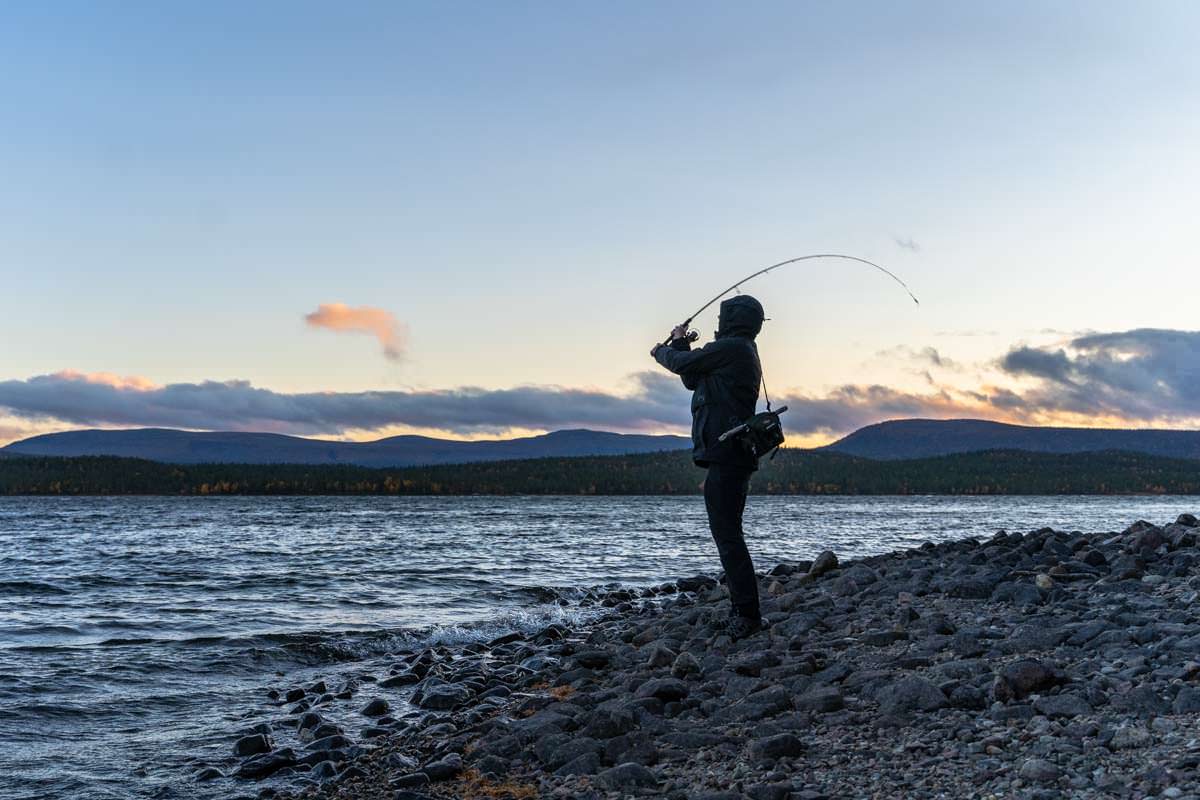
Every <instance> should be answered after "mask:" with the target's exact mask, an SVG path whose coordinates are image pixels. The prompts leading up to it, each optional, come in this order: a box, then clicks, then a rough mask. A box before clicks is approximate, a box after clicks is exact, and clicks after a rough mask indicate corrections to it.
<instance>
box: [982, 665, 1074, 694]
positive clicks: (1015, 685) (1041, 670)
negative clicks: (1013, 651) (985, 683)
mask: <svg viewBox="0 0 1200 800" xmlns="http://www.w3.org/2000/svg"><path fill="white" fill-rule="evenodd" d="M1066 681H1067V678H1066V675H1064V674H1063V672H1062V670H1060V669H1058V668H1057V667H1054V666H1051V665H1049V664H1045V663H1042V662H1041V661H1033V660H1023V661H1014V662H1013V663H1011V664H1008V665H1007V666H1005V667H1003V668H1002V669H1001V670H1000V671H999V673H997V675H996V680H995V682H994V683H993V684H992V696H993V697H994V698H995V699H996V700H998V701H1000V702H1001V703H1008V702H1010V701H1012V700H1024V699H1025V698H1026V697H1028V696H1029V695H1031V694H1034V693H1035V692H1042V691H1045V690H1046V689H1051V688H1053V687H1055V686H1059V685H1061V684H1063V683H1066Z"/></svg>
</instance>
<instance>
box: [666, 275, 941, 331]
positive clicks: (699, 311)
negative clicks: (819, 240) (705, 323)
mask: <svg viewBox="0 0 1200 800" xmlns="http://www.w3.org/2000/svg"><path fill="white" fill-rule="evenodd" d="M813 258H841V259H845V260H847V261H857V262H858V263H860V264H866V265H867V266H868V267H874V268H875V269H877V270H879V271H880V272H882V273H883V274H884V275H887V276H888V277H889V278H891V279H892V280H894V281H895V282H896V283H898V284H900V286H902V287H903V288H904V291H906V292H908V296H909V297H911V298H912V301H913V302H914V303H916V304H917V305H921V301H920V300H918V299H917V296H916V295H915V294H913V293H912V290H911V289H909V288H908V284H907V283H905V282H904V281H902V280H900V278H899V277H897V276H896V273H894V272H892V271H891V270H889V269H887V268H885V267H881V266H879V265H878V264H876V263H875V262H874V261H867V260H866V259H865V258H859V257H858V256H847V255H843V254H841V253H816V254H814V255H810V256H800V257H799V258H789V259H788V260H787V261H780V262H779V263H778V264H772V265H771V266H769V267H764V268H763V269H760V270H759V271H758V272H754V273H751V274H750V275H747V276H746V277H744V278H742V279H741V280H740V281H738V282H737V283H735V284H734V285H733V286H730V287H729V288H728V289H726V290H725V291H723V292H721V293H720V294H718V295H717V296H716V297H714V298H713V299H712V300H709V301H708V302H707V303H705V304H704V305H702V306H700V308H698V309H696V313H695V314H692V315H691V316H690V317H688V318H687V319H685V320H684V321H683V323H682V324H681V325H680V327H681V328H687V326H688V325H691V324H692V320H694V319H695V318H696V317H698V316H700V315H701V314H703V313H704V310H705V309H706V308H708V307H709V306H711V305H712V304H713V303H715V302H717V301H718V300H720V299H721V298H722V297H724V296H725V295H727V294H729V293H730V292H732V291H733V290H734V289H736V288H738V287H739V286H741V285H742V284H743V283H746V282H748V281H751V280H753V279H755V278H757V277H758V276H759V275H766V274H767V273H768V272H770V271H771V270H773V269H779V268H780V267H786V266H787V265H788V264H795V263H796V262H798V261H808V260H810V259H813ZM686 338H687V340H688V341H689V342H694V341H696V340H697V339H699V338H700V334H698V333H697V332H696V331H688V332H687V335H686ZM671 340H672V337H671V336H668V337H667V338H666V341H664V342H663V344H670V343H671Z"/></svg>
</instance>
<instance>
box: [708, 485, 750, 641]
mask: <svg viewBox="0 0 1200 800" xmlns="http://www.w3.org/2000/svg"><path fill="white" fill-rule="evenodd" d="M749 492H750V470H749V469H746V468H745V467H738V466H733V465H730V464H710V465H709V467H708V476H707V477H705V479H704V507H705V508H706V509H708V527H709V529H711V530H712V537H713V541H714V542H716V543H717V552H718V553H719V554H720V555H721V566H723V567H724V568H725V582H726V584H728V586H729V600H730V602H731V603H732V604H733V612H734V613H735V614H737V615H739V616H743V617H749V618H750V619H758V618H759V615H760V612H759V608H758V579H757V578H756V577H755V576H754V562H752V561H751V560H750V551H749V550H747V549H746V535H745V533H744V532H743V531H742V512H744V511H745V510H746V495H747V494H748V493H749Z"/></svg>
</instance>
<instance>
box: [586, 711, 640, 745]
mask: <svg viewBox="0 0 1200 800" xmlns="http://www.w3.org/2000/svg"><path fill="white" fill-rule="evenodd" d="M635 727H637V718H636V717H635V715H634V713H633V711H632V710H630V709H629V708H625V707H621V706H618V705H604V706H601V707H600V708H597V709H596V710H595V711H593V712H591V714H590V715H588V717H587V722H586V723H584V726H583V730H582V731H580V734H581V735H582V736H586V737H589V738H592V739H611V738H613V737H614V736H620V735H621V734H623V733H628V732H629V731H631V730H633V729H634V728H635Z"/></svg>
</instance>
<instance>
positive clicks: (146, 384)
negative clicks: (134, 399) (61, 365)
mask: <svg viewBox="0 0 1200 800" xmlns="http://www.w3.org/2000/svg"><path fill="white" fill-rule="evenodd" d="M54 377H56V378H62V379H63V380H66V381H82V382H84V383H96V384H100V385H102V386H111V387H112V388H114V389H132V390H134V391H137V392H148V391H151V390H153V389H158V388H160V387H159V385H158V384H157V383H155V382H154V381H152V380H150V379H149V378H143V377H141V376H140V375H115V374H113V373H111V372H80V371H78V370H74V369H64V370H59V371H58V372H56V373H54Z"/></svg>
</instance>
